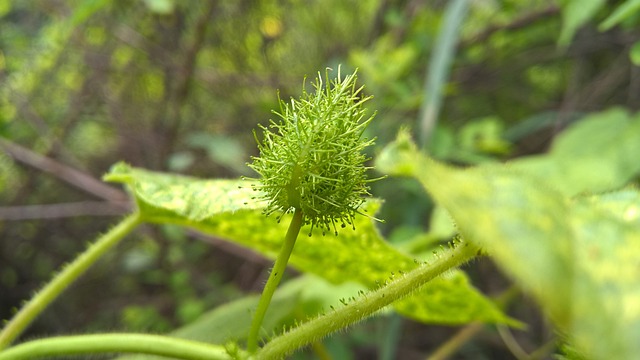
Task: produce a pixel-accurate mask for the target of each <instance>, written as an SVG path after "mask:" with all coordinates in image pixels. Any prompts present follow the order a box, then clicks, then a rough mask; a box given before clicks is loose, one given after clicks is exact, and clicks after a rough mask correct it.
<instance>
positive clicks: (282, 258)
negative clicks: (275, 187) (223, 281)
mask: <svg viewBox="0 0 640 360" xmlns="http://www.w3.org/2000/svg"><path fill="white" fill-rule="evenodd" d="M303 217H304V215H303V214H302V210H300V209H299V208H296V209H295V211H294V213H293V218H292V219H291V223H290V224H289V229H288V230H287V234H286V236H285V238H284V243H283V244H282V248H281V249H280V254H278V257H277V258H276V262H275V263H274V264H273V269H271V274H269V279H268V280H267V283H266V284H265V286H264V290H262V295H261V296H260V301H259V302H258V307H257V308H256V313H255V315H254V316H253V320H252V321H251V328H250V329H249V337H248V339H247V349H248V350H249V353H254V352H255V351H256V350H257V349H258V337H259V335H260V329H261V327H262V320H264V316H265V314H266V313H267V309H268V308H269V303H271V298H272V297H273V293H274V292H275V291H276V288H277V287H278V284H279V283H280V280H281V279H282V275H283V274H284V271H285V269H286V268H287V263H288V262H289V257H290V256H291V251H293V246H294V245H295V244H296V239H297V238H298V234H299V233H300V228H302V224H303Z"/></svg>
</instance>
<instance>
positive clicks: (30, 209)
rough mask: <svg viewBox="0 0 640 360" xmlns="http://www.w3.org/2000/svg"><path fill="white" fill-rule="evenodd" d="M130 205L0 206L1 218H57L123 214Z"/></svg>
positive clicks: (86, 202)
mask: <svg viewBox="0 0 640 360" xmlns="http://www.w3.org/2000/svg"><path fill="white" fill-rule="evenodd" d="M129 207H130V203H129V202H128V201H120V202H118V201H114V202H107V201H82V202H74V203H64V204H46V205H26V206H7V207H0V219H1V220H14V221H15V220H34V219H58V218H67V217H78V216H115V215H123V214H125V213H126V212H127V209H128V208H129Z"/></svg>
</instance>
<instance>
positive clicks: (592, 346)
mask: <svg viewBox="0 0 640 360" xmlns="http://www.w3.org/2000/svg"><path fill="white" fill-rule="evenodd" d="M582 130H584V128H582V129H581V128H578V129H577V130H574V131H572V132H569V133H568V134H566V136H565V137H563V138H562V139H559V144H557V145H558V147H557V148H559V149H564V148H565V147H566V148H572V146H570V144H572V143H573V141H574V140H572V139H574V136H577V135H578V134H580V133H581V131H582ZM603 130H604V129H603ZM618 130H619V131H630V129H628V128H627V129H625V128H624V127H623V128H622V129H618ZM603 135H604V137H605V138H606V137H608V135H611V134H610V132H607V131H605V132H604V133H603ZM636 139H640V137H638V136H637V135H636ZM622 140H624V137H622ZM638 141H640V140H636V142H638ZM629 143H631V142H629ZM629 143H627V142H625V141H621V142H620V143H619V145H620V146H621V147H622V149H626V150H628V148H629ZM602 144H606V145H607V146H610V147H614V148H615V147H616V146H615V145H614V144H609V143H608V142H606V141H603V142H602V143H601V145H602ZM598 150H599V151H600V152H603V153H605V154H608V155H611V154H617V152H616V151H613V150H612V149H610V148H602V147H599V148H598ZM561 152H562V151H561ZM635 154H637V152H636V153H635ZM591 155H593V154H592V151H587V150H584V151H583V152H582V154H579V155H576V156H575V157H574V159H573V161H574V162H575V163H576V164H581V165H582V166H587V167H588V166H590V165H592V164H593V161H592V159H591V158H590V156H591ZM553 156H554V155H553V154H552V155H550V156H549V157H551V158H553ZM583 156H584V157H585V158H586V159H587V160H586V164H585V163H583V160H584V159H583ZM629 156H632V155H631V154H630V155H629ZM605 158H606V156H605ZM540 159H541V161H546V160H545V159H546V158H545V157H540ZM610 161H611V162H613V163H614V164H613V165H612V166H618V167H622V166H623V165H625V164H627V158H626V157H614V158H612V159H610ZM377 165H378V168H379V169H382V170H383V171H386V172H390V173H392V174H395V175H404V176H412V177H415V178H417V179H418V180H419V181H420V182H421V183H422V184H423V186H424V187H425V188H426V189H427V190H428V191H429V193H430V194H431V195H432V197H433V198H434V199H435V201H436V202H437V203H438V204H439V205H440V206H442V207H444V208H445V209H446V210H448V211H449V213H450V214H451V216H452V217H453V219H454V220H455V222H456V224H457V227H458V229H459V230H460V232H461V234H462V235H463V236H464V237H465V239H467V240H469V241H474V242H476V243H478V244H480V245H481V246H484V247H486V249H487V250H488V251H489V253H490V254H491V255H492V256H493V257H494V258H495V261H496V262H497V263H498V265H499V266H500V267H501V268H502V269H503V270H504V271H505V272H506V273H507V274H509V275H511V276H512V277H513V278H514V279H515V280H516V281H517V283H518V284H519V285H520V286H521V287H523V288H524V289H526V290H527V291H528V292H529V293H531V294H532V295H533V296H534V297H535V298H536V299H537V300H538V302H539V303H540V304H541V305H542V307H543V308H544V309H545V310H546V312H547V313H548V314H549V316H550V317H551V318H552V320H554V322H555V323H556V324H557V325H558V326H559V327H560V329H561V330H563V331H566V332H567V333H568V334H569V337H570V338H571V339H572V341H573V342H574V343H575V344H576V345H577V346H578V347H579V348H580V349H581V350H583V351H584V352H585V353H587V354H590V355H591V356H593V358H612V359H613V358H616V359H624V358H633V357H634V356H635V354H638V353H639V352H640V343H639V342H638V341H637V339H638V338H640V337H639V336H640V305H638V304H640V282H638V281H637V279H638V276H637V275H638V266H639V262H638V259H639V258H640V221H639V218H640V194H639V193H638V191H637V190H636V189H627V190H624V191H620V192H614V193H610V194H605V195H602V196H591V197H579V198H574V199H572V198H569V197H568V195H567V193H572V192H571V191H565V193H563V192H560V191H558V190H557V189H556V188H555V185H556V184H558V183H559V184H564V183H565V182H564V181H561V179H560V177H559V176H556V175H554V173H552V174H551V176H550V177H549V180H551V181H550V182H546V181H545V180H544V179H543V175H544V173H540V174H538V176H533V175H531V174H527V173H525V172H522V171H518V170H516V169H514V167H513V166H511V165H510V164H508V165H494V164H492V165H488V166H478V167H475V168H469V169H465V170H460V169H454V168H451V167H448V166H446V165H443V164H440V163H438V162H436V161H434V160H433V159H431V158H429V157H427V156H426V155H424V154H422V153H421V152H419V151H417V149H416V147H415V145H414V144H413V143H412V142H411V141H410V140H409V137H408V135H407V134H403V133H401V135H400V136H399V138H398V140H397V141H396V142H395V143H393V144H391V145H389V146H388V147H387V148H386V149H385V150H384V151H383V153H382V154H381V155H380V156H379V158H378V161H377ZM576 166H579V165H576ZM593 171H594V172H599V171H601V168H599V167H596V168H595V169H594V170H593ZM636 173H637V172H636ZM584 175H585V176H594V177H598V176H599V174H597V173H589V172H588V171H585V172H584ZM616 175H620V176H621V177H620V178H611V177H610V178H609V179H610V180H612V183H610V185H612V186H616V184H619V183H621V182H623V181H625V179H627V180H628V176H627V175H628V174H626V173H625V174H620V173H616ZM581 185H582V187H581V188H582V189H583V190H590V189H589V188H588V187H585V186H584V184H581ZM595 185H596V188H598V189H602V188H603V187H604V186H603V184H602V183H599V182H596V183H595Z"/></svg>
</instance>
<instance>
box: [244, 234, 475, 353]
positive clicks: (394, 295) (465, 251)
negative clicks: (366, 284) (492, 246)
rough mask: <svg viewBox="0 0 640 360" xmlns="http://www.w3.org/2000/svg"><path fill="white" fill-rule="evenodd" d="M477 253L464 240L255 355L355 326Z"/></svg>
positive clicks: (293, 346) (287, 348) (290, 348)
mask: <svg viewBox="0 0 640 360" xmlns="http://www.w3.org/2000/svg"><path fill="white" fill-rule="evenodd" d="M477 253H478V247H477V246H475V245H473V244H470V243H467V242H463V243H461V244H459V245H458V246H457V247H456V248H455V249H453V250H449V251H446V252H444V253H442V255H441V256H440V257H439V258H438V259H436V260H435V261H434V262H432V263H430V264H428V265H423V266H421V267H419V268H417V269H415V270H413V271H411V272H409V273H407V274H406V275H405V276H403V277H401V278H399V279H397V280H395V281H393V282H391V283H389V284H388V285H386V286H383V287H381V288H379V289H377V290H374V291H372V292H370V293H368V294H366V295H365V296H362V297H360V298H359V299H358V300H356V301H355V302H352V303H349V304H347V305H346V306H344V307H342V308H340V309H338V310H335V311H332V312H330V313H327V314H325V315H322V316H320V317H318V318H316V319H314V320H311V321H309V322H307V323H305V324H302V325H301V326H298V327H297V328H295V329H293V330H291V331H289V332H288V333H285V334H283V335H281V336H279V337H277V338H275V339H273V340H271V341H270V342H269V343H268V344H267V345H265V346H264V347H263V348H262V350H261V351H259V352H258V353H257V354H256V357H258V358H260V359H279V358H283V357H286V355H288V354H290V353H292V352H293V351H295V350H296V349H299V348H302V347H304V346H307V345H308V344H310V343H312V342H314V341H318V340H320V339H322V338H323V337H325V336H326V335H328V334H330V333H332V332H335V331H337V330H340V329H343V328H345V327H347V326H349V325H352V324H354V323H356V322H358V321H360V320H362V319H364V318H365V317H368V316H370V315H372V314H374V313H375V312H377V311H379V310H381V309H382V308H384V307H385V306H387V305H389V304H391V303H393V302H394V301H396V300H398V299H400V298H402V297H405V296H407V295H409V294H410V293H412V292H413V291H415V290H416V289H418V288H419V287H420V286H422V285H424V284H426V283H427V282H429V281H430V280H432V279H433V278H435V277H437V276H438V275H441V274H442V273H444V272H446V271H447V270H450V269H453V268H455V267H457V266H460V265H462V264H464V263H465V262H467V261H469V260H471V259H473V258H474V257H475V256H476V254H477Z"/></svg>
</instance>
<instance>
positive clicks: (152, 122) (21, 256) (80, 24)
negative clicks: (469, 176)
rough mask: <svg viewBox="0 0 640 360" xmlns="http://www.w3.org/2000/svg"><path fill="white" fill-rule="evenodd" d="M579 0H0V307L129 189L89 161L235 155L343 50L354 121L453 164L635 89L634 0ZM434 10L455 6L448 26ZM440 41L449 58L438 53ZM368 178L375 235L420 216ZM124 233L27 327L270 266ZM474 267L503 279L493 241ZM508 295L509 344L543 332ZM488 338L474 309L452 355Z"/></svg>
mask: <svg viewBox="0 0 640 360" xmlns="http://www.w3.org/2000/svg"><path fill="white" fill-rule="evenodd" d="M576 3H579V2H576V1H573V2H572V1H562V2H556V1H526V2H525V1H519V0H474V1H465V0H462V1H458V0H452V1H444V0H434V1H420V0H371V1H354V0H350V1H343V0H324V1H318V0H278V1H274V0H268V1H255V0H253V1H252V0H238V1H229V0H206V1H205V0H191V1H174V0H144V1H124V0H116V1H107V0H55V1H49V0H34V1H11V0H2V1H0V136H1V138H0V149H1V150H2V151H1V152H0V190H1V191H0V294H1V296H0V318H2V319H7V318H9V317H10V316H11V315H12V313H13V311H15V308H16V307H18V306H20V304H21V302H22V301H23V300H25V299H27V298H29V297H30V296H31V295H32V294H33V292H34V291H35V290H37V289H38V288H39V287H40V286H41V284H43V283H44V282H45V281H47V280H48V279H49V278H50V277H51V275H52V273H53V272H55V271H56V269H58V268H59V267H60V266H62V265H63V264H64V263H65V262H66V261H69V260H70V259H72V258H73V257H74V255H75V254H77V253H78V252H80V251H81V250H82V249H83V248H84V247H85V246H86V244H87V241H89V240H91V239H93V238H94V237H95V236H96V235H97V234H99V233H100V232H102V231H104V230H105V229H107V228H108V227H109V226H110V225H111V224H114V223H115V222H116V221H117V219H118V216H120V215H121V214H124V213H125V212H127V211H128V209H129V207H130V204H129V203H128V201H127V197H126V195H125V193H124V192H123V191H122V190H121V189H119V188H117V187H113V186H111V185H106V184H103V183H101V182H100V177H101V175H102V174H103V173H105V172H106V171H107V170H108V169H109V167H110V165H111V164H113V163H115V162H117V161H119V160H124V161H126V162H128V163H130V164H132V165H134V166H139V167H143V168H147V169H152V170H158V171H171V172H177V173H182V174H188V175H191V176H197V177H205V178H236V177H239V176H241V175H250V174H251V173H250V172H249V169H248V167H247V166H246V165H245V163H246V162H247V161H249V159H250V156H251V155H256V146H255V141H254V138H253V134H252V131H251V130H252V129H254V128H256V125H257V124H259V123H262V124H264V123H266V121H268V119H269V118H272V117H273V115H272V114H271V113H270V111H271V110H272V109H276V107H277V100H278V92H279V96H280V97H281V98H283V99H288V98H289V97H290V96H297V95H298V94H300V90H301V88H302V80H303V79H304V78H305V76H308V77H314V76H315V74H316V73H317V71H322V70H323V69H324V68H326V67H331V68H334V69H336V68H337V66H338V65H339V64H341V66H342V71H343V72H344V73H347V72H350V71H353V70H354V69H356V68H357V69H358V74H359V79H360V83H361V84H365V85H366V88H365V92H366V93H367V94H371V95H374V99H373V100H372V101H371V102H369V103H368V106H369V107H370V109H371V111H377V116H376V120H375V121H374V122H373V123H372V125H371V126H370V128H369V134H368V135H369V136H377V138H378V140H377V146H376V147H377V148H378V149H379V148H380V147H381V146H383V145H384V144H385V143H387V142H389V141H390V140H392V139H393V138H394V137H395V134H396V132H397V130H398V129H399V128H400V127H403V126H408V127H411V128H412V129H414V130H415V133H417V134H423V135H422V137H423V139H422V140H424V141H423V143H424V144H425V145H426V149H428V151H429V152H430V153H431V154H433V155H434V156H436V157H437V158H440V159H442V160H445V161H448V162H451V163H454V164H458V165H460V166H465V165H471V164H477V163H481V162H489V161H503V160H508V159H510V158H514V157H518V156H523V155H529V154H535V153H541V152H544V151H545V150H546V149H547V147H548V145H549V144H550V142H551V141H552V140H553V137H554V136H555V135H556V134H557V133H559V132H560V131H562V129H563V128H565V127H566V126H567V125H569V124H570V123H572V122H573V121H575V120H577V119H579V118H580V117H581V116H582V115H583V114H585V113H588V112H592V111H597V110H601V109H605V108H609V107H612V106H622V107H625V108H628V109H630V110H632V111H636V110H638V107H639V106H640V81H639V76H640V71H639V69H640V68H639V67H638V66H635V65H634V64H633V62H634V61H636V62H640V59H638V56H637V55H640V49H639V46H634V44H636V43H637V42H638V41H640V32H639V31H638V27H637V26H636V22H637V21H638V16H637V15H635V14H632V15H628V16H627V17H625V19H624V21H620V22H619V23H616V24H615V25H616V26H602V25H600V27H599V24H601V22H602V20H603V19H606V18H607V17H608V16H609V15H610V14H611V12H612V9H615V8H619V6H620V7H622V6H624V5H625V4H627V3H632V1H629V2H625V1H608V2H607V1H584V4H586V5H583V7H584V9H582V8H581V7H580V5H577V7H578V8H580V9H581V10H584V12H588V11H590V13H589V14H587V15H584V14H582V15H575V14H576V9H575V8H576V5H575V4H576ZM456 4H457V6H462V7H460V8H458V9H457V11H458V12H457V13H456V12H455V11H456V10H455V9H453V8H454V6H455V5H456ZM572 4H574V5H572ZM594 4H595V5H594ZM571 6H573V7H574V8H573V10H572V8H571ZM571 11H573V15H571ZM451 14H453V15H451ZM567 14H569V15H567ZM447 16H454V17H455V16H457V18H455V19H456V20H459V21H460V22H461V26H460V27H459V29H458V28H455V27H454V28H453V30H455V31H454V32H453V33H449V34H448V36H449V37H447V33H446V31H447V28H448V25H449V27H451V24H452V23H451V18H450V17H447ZM579 16H582V18H581V19H578V20H576V18H577V17H579ZM568 24H569V25H568ZM571 24H573V25H571ZM571 27H573V28H571ZM567 28H569V29H568V30H567ZM458 30H459V31H458ZM443 39H444V40H443ZM443 41H444V43H443ZM447 45H449V47H448V51H450V53H451V55H452V57H451V60H450V61H448V60H447V59H446V58H445V59H440V63H438V61H439V60H438V58H437V56H436V55H437V54H441V53H442V52H441V51H442V49H443V48H445V49H446V48H447ZM438 51H440V53H439V52H438ZM438 78H441V79H442V81H441V82H438V81H436V80H437V79H438ZM425 119H426V120H425ZM435 120H437V121H435ZM425 124H426V125H425ZM422 131H424V132H422ZM424 134H427V135H426V136H424ZM420 136H421V135H418V136H417V137H420ZM584 146H589V144H584ZM376 151H377V150H376V149H372V150H371V154H370V155H371V156H375V153H376ZM373 176H375V175H373ZM373 193H374V196H377V197H380V198H383V199H385V200H386V203H385V205H384V207H383V209H382V213H381V214H379V217H381V218H383V219H386V223H385V224H383V225H381V231H382V232H383V233H384V234H386V235H387V236H388V238H389V241H392V242H396V243H402V242H404V241H408V240H410V239H411V238H412V237H413V236H414V235H416V234H419V233H420V232H423V231H424V230H425V229H429V226H430V219H431V213H432V206H431V204H430V201H429V199H428V198H427V196H426V195H425V194H424V193H423V192H422V190H421V189H420V187H419V186H417V185H416V184H415V183H413V182H412V181H409V180H403V179H387V180H384V181H381V182H378V183H376V185H375V188H374V189H373ZM418 200H420V201H418ZM435 218H437V216H436V217H435ZM435 224H436V223H434V226H433V227H432V228H431V230H432V232H434V231H435V232H437V230H438V229H436V228H435ZM445 233H446V231H445ZM132 237H133V239H130V240H129V241H126V242H124V243H123V245H122V246H120V247H119V248H118V249H117V251H115V252H112V253H111V254H109V256H108V258H107V259H104V260H102V261H101V262H100V263H99V264H98V265H97V266H96V267H94V268H93V269H92V270H91V271H90V272H89V273H88V274H87V275H86V276H84V277H83V278H82V279H81V280H80V281H79V282H78V283H76V284H75V285H74V286H73V287H72V288H71V289H70V290H69V291H68V292H66V293H65V294H64V295H63V297H62V298H61V299H59V300H58V301H56V303H55V304H54V306H53V307H52V308H51V309H49V310H47V311H46V312H45V313H44V315H43V316H42V317H41V318H40V319H39V320H37V321H36V323H35V324H34V325H33V326H32V327H31V328H30V331H29V333H28V334H27V336H29V337H32V336H42V335H50V334H62V333H78V332H87V331H88V332H91V331H104V330H105V329H122V330H128V331H151V332H165V331H168V330H170V329H173V328H175V327H177V326H180V325H183V324H186V323H188V322H190V321H192V320H194V319H195V318H197V317H198V316H199V315H201V314H202V313H203V312H205V311H206V310H208V309H211V308H213V307H215V306H217V305H219V304H223V303H225V302H227V301H230V300H232V299H236V298H239V297H241V296H243V294H247V293H250V292H257V291H259V290H260V289H261V286H262V284H263V283H264V281H265V279H266V274H267V270H268V267H269V266H270V261H269V260H266V259H264V258H262V257H261V256H259V255H257V254H254V253H252V252H249V251H247V250H245V249H242V248H239V247H236V246H234V245H231V244H228V243H225V242H224V241H223V240H221V239H213V238H209V237H205V236H202V235H200V234H197V233H193V232H190V231H185V230H184V229H179V228H176V227H172V226H165V227H157V226H145V227H143V228H142V229H140V230H138V231H137V232H136V233H135V235H134V236H132ZM469 273H470V274H471V276H472V278H473V279H474V281H475V283H476V285H477V286H478V287H479V288H481V289H482V290H483V291H485V292H487V293H489V294H498V293H500V292H501V291H502V290H504V289H506V288H508V281H507V280H505V279H504V278H502V276H501V275H500V274H499V273H498V272H497V271H496V270H495V269H494V267H493V265H492V264H491V262H490V261H489V260H482V261H478V262H476V263H474V264H472V265H471V266H470V270H469ZM294 274H295V272H293V271H292V272H291V275H292V276H293V275H294ZM510 313H511V314H513V316H515V317H517V318H519V319H521V320H523V321H525V322H527V323H528V324H529V325H530V326H529V329H527V330H526V331H516V332H515V333H514V336H515V340H514V341H515V342H517V343H518V344H520V346H521V347H522V348H524V350H525V351H527V352H532V351H535V350H536V349H538V348H540V347H541V346H544V344H545V343H546V342H547V341H549V339H551V337H552V334H551V332H552V330H550V329H549V327H548V326H547V325H546V324H545V321H544V320H543V319H542V317H541V316H540V315H539V314H538V312H537V311H536V310H535V307H534V306H533V305H532V304H531V303H530V302H529V301H528V300H527V299H526V298H525V299H524V300H522V301H516V302H515V304H514V305H512V308H511V309H510ZM457 330H458V329H457V328H450V327H446V326H435V325H429V326H427V325H423V324H418V323H414V322H411V321H409V320H404V319H398V318H395V317H393V316H391V317H389V316H384V317H380V318H377V319H373V320H370V321H367V322H365V323H364V324H362V325H359V326H358V327H356V328H354V329H352V330H350V331H349V332H348V333H347V334H341V335H338V336H336V337H334V338H332V339H330V340H328V341H327V343H326V345H327V347H328V349H329V350H328V351H329V352H330V353H331V354H333V356H335V357H336V358H341V359H342V358H344V359H348V358H354V359H355V358H362V359H368V358H375V357H376V356H379V357H380V358H396V357H397V358H403V359H413V358H416V359H418V358H424V357H425V356H427V354H429V353H431V352H433V351H434V350H435V349H436V348H437V347H438V346H439V345H440V344H441V343H443V342H444V341H446V340H447V339H449V338H450V337H451V336H452V335H453V334H455V333H456V331H457ZM503 335H504V334H503ZM381 339H382V340H381ZM503 339H504V336H502V337H501V336H500V334H499V333H498V332H497V331H495V329H492V328H491V327H487V328H485V329H483V331H482V332H480V333H479V335H476V337H475V338H474V339H472V340H470V341H469V342H468V343H467V344H466V345H464V346H463V347H462V348H461V349H460V352H459V354H458V356H459V358H474V359H480V358H503V357H506V358H510V357H512V356H513V355H512V354H511V352H512V351H513V349H510V347H509V346H507V345H505V341H503ZM507 342H508V341H507ZM511 345H513V344H511ZM299 356H300V357H308V358H314V356H319V355H317V354H316V355H314V354H313V351H309V353H308V354H307V355H305V354H302V355H299Z"/></svg>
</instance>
